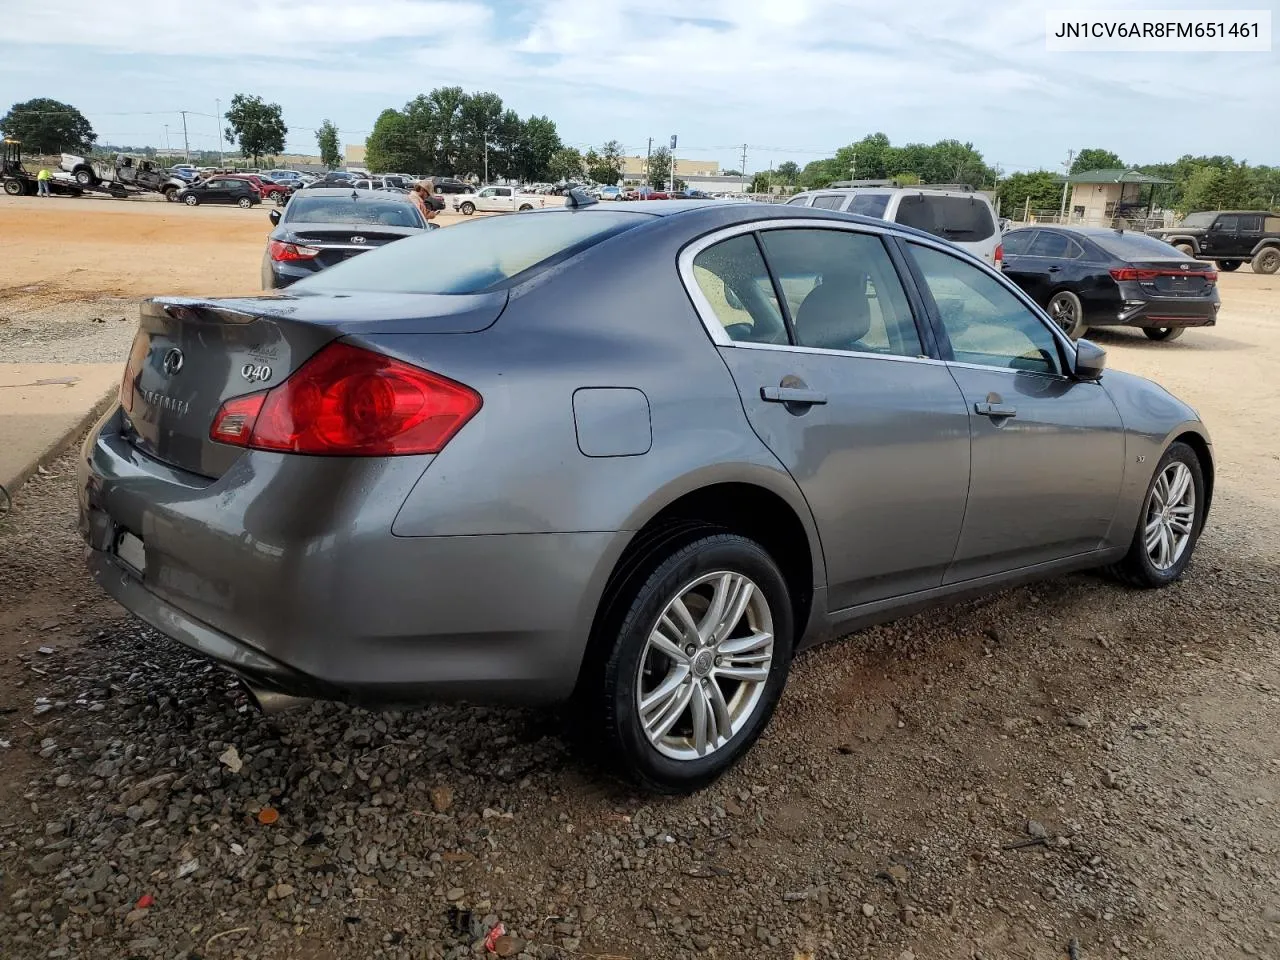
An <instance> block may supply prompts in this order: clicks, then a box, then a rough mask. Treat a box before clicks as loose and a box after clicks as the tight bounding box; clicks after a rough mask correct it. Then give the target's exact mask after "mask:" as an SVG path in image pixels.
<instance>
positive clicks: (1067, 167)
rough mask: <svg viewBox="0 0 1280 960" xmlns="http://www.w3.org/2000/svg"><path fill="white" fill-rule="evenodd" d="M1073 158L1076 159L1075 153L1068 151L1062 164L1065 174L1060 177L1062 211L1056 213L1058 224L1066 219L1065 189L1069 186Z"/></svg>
mask: <svg viewBox="0 0 1280 960" xmlns="http://www.w3.org/2000/svg"><path fill="white" fill-rule="evenodd" d="M1075 158H1076V152H1075V151H1074V150H1068V151H1067V162H1066V163H1065V164H1063V169H1065V170H1066V173H1065V174H1064V175H1063V177H1062V209H1060V210H1059V211H1058V222H1059V223H1064V222H1066V219H1067V188H1068V187H1070V186H1071V183H1070V180H1069V178H1070V176H1071V162H1072V161H1073V160H1075Z"/></svg>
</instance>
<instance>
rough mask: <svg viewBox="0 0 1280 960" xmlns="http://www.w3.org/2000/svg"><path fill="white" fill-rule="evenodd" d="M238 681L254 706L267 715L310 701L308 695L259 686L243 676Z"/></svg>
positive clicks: (282, 711)
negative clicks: (293, 694)
mask: <svg viewBox="0 0 1280 960" xmlns="http://www.w3.org/2000/svg"><path fill="white" fill-rule="evenodd" d="M240 682H241V683H242V684H243V685H244V688H245V690H246V691H247V692H248V694H249V699H250V700H252V701H253V704H254V706H256V707H257V708H258V710H259V711H261V712H262V713H264V714H266V715H267V716H269V717H271V716H275V715H276V714H278V713H284V712H285V711H286V710H293V709H296V708H297V707H301V706H305V705H306V704H309V703H311V698H310V697H295V696H292V695H291V694H288V693H281V692H280V691H279V690H272V689H270V688H268V687H259V686H256V685H255V684H252V683H250V682H249V681H248V680H245V679H243V678H241V681H240Z"/></svg>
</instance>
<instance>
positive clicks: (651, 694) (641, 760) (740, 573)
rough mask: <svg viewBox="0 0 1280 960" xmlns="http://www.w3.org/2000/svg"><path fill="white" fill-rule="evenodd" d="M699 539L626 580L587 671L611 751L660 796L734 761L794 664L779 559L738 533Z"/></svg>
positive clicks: (687, 787) (693, 785)
mask: <svg viewBox="0 0 1280 960" xmlns="http://www.w3.org/2000/svg"><path fill="white" fill-rule="evenodd" d="M690 536H692V537H695V539H692V541H689V540H685V541H684V543H685V545H684V546H677V545H676V544H678V543H679V542H680V541H674V542H672V544H671V546H668V547H666V548H664V551H665V552H660V553H658V554H656V555H654V556H652V557H651V558H650V563H649V565H647V566H645V567H642V568H640V569H639V570H637V571H636V574H635V575H634V576H632V577H631V578H630V579H629V582H625V583H622V584H620V585H619V588H618V590H619V593H617V594H616V595H615V597H614V598H613V599H614V602H613V603H612V604H611V609H612V611H613V612H614V614H615V616H613V617H608V616H606V620H605V622H604V623H603V625H602V629H604V630H606V631H608V636H609V637H610V639H611V642H612V646H611V647H610V648H609V650H608V652H607V655H605V657H604V658H603V663H602V664H600V666H599V667H598V669H597V670H593V673H594V675H593V676H588V677H586V678H585V680H586V684H587V686H585V687H584V690H586V691H587V697H588V698H589V700H590V701H592V702H594V709H593V710H591V711H590V716H591V717H592V721H591V722H592V723H593V725H594V728H595V729H597V730H599V731H600V732H601V734H602V737H603V741H604V743H603V746H604V748H605V756H607V757H609V758H611V760H612V761H613V762H614V763H616V764H617V766H619V767H620V768H621V771H622V772H623V773H624V774H626V775H627V776H629V777H630V778H631V779H633V780H635V781H637V782H638V783H639V784H641V785H642V786H644V787H646V788H647V789H650V790H653V791H657V792H660V793H685V792H689V791H693V790H698V789H701V788H702V787H705V786H707V785H708V784H710V783H711V782H713V781H714V780H716V779H717V778H718V777H719V776H720V775H721V774H723V773H724V772H725V771H726V770H728V769H729V768H730V767H731V766H733V765H734V764H735V763H736V762H737V761H738V760H739V759H740V758H741V757H742V755H743V754H745V753H746V752H747V751H748V750H749V749H750V748H751V746H752V745H753V744H754V743H755V741H756V740H757V739H758V738H759V736H760V734H761V732H762V731H763V730H764V728H765V726H766V725H767V724H768V722H769V718H770V717H771V716H772V715H773V710H774V707H775V706H776V705H777V702H778V698H779V697H780V696H781V694H782V688H783V687H784V686H785V684H786V681H787V673H788V671H789V669H790V665H791V652H792V645H793V629H794V628H793V623H792V610H791V598H790V596H789V594H788V591H787V586H786V582H785V580H784V579H783V577H782V574H781V572H780V571H779V570H778V566H777V564H776V563H774V561H773V558H772V557H770V556H769V554H768V553H767V552H766V551H765V549H764V548H763V547H761V546H760V545H759V544H758V543H756V542H755V541H753V540H748V539H747V538H745V537H741V536H738V535H736V534H730V533H710V532H706V535H702V536H699V535H698V533H697V532H694V533H691V534H690ZM645 570H648V571H649V574H648V576H647V577H645V576H644V573H645Z"/></svg>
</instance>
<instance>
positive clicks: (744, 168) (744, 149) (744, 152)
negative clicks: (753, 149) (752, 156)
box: [739, 143, 773, 177]
mask: <svg viewBox="0 0 1280 960" xmlns="http://www.w3.org/2000/svg"><path fill="white" fill-rule="evenodd" d="M769 166H770V167H772V166H773V164H769ZM739 172H740V173H741V174H742V175H743V176H744V177H745V176H746V175H747V145H746V144H745V143H744V144H743V145H742V167H741V168H740V170H739Z"/></svg>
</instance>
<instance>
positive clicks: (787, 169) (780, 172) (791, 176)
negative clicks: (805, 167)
mask: <svg viewBox="0 0 1280 960" xmlns="http://www.w3.org/2000/svg"><path fill="white" fill-rule="evenodd" d="M773 173H774V178H775V179H776V180H777V182H778V183H781V184H783V185H784V186H788V187H789V186H791V185H792V184H794V183H795V182H796V181H797V180H799V179H800V165H799V164H797V163H796V162H795V161H794V160H784V161H783V162H782V163H780V164H778V165H777V167H775V168H774V171H773Z"/></svg>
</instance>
